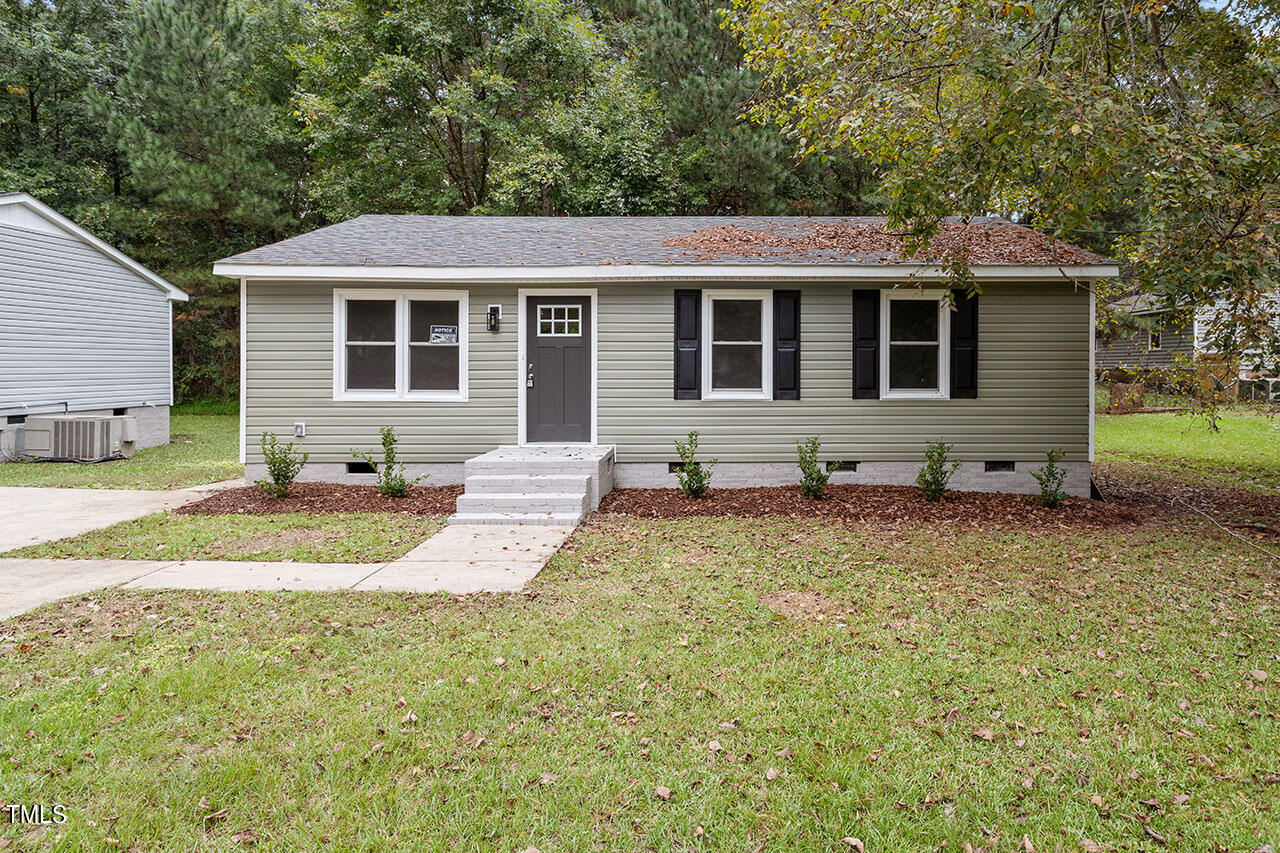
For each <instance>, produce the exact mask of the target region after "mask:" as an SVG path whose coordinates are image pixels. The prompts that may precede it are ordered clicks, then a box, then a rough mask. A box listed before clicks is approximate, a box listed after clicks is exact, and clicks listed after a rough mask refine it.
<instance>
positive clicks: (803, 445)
mask: <svg viewBox="0 0 1280 853" xmlns="http://www.w3.org/2000/svg"><path fill="white" fill-rule="evenodd" d="M821 446H822V442H821V441H819V440H818V437H817V436H816V435H815V436H811V437H810V438H807V439H805V440H804V441H797V442H796V455H797V456H799V457H800V494H802V495H804V496H805V497H806V498H810V499H811V500H815V501H820V500H822V499H823V498H825V497H826V496H827V481H828V480H830V479H831V475H830V474H828V473H827V472H826V471H823V470H822V466H821V465H820V464H818V448H820V447H821Z"/></svg>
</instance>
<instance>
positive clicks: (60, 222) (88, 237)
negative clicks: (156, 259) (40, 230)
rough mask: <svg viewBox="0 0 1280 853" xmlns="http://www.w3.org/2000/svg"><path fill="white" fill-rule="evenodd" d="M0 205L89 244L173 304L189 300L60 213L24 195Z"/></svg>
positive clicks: (10, 198)
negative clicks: (12, 207) (28, 214)
mask: <svg viewBox="0 0 1280 853" xmlns="http://www.w3.org/2000/svg"><path fill="white" fill-rule="evenodd" d="M0 204H20V205H22V206H23V207H25V208H27V209H29V210H32V211H35V212H36V213H38V214H39V215H40V216H42V217H44V218H45V219H47V220H49V221H50V222H52V223H53V224H54V225H57V226H58V227H59V228H61V229H62V230H63V231H66V232H67V233H68V234H70V235H71V236H72V237H75V238H76V239H77V240H79V241H81V242H82V243H87V244H89V245H90V246H92V247H93V248H95V249H97V250H98V251H99V252H101V253H102V254H104V255H106V256H107V257H109V258H111V260H113V261H115V262H116V263H118V264H120V265H121V266H123V267H126V268H128V269H130V270H132V271H134V272H136V273H137V274H138V275H140V276H142V277H143V278H145V279H146V280H147V281H149V282H151V283H152V284H154V285H155V286H156V287H158V288H160V289H161V290H163V291H164V292H165V293H167V294H168V296H169V299H170V300H172V301H174V302H186V301H187V299H188V298H189V297H188V296H187V294H185V293H183V292H182V291H181V290H179V289H178V288H176V287H174V286H173V285H172V284H170V283H169V282H167V281H165V280H164V279H163V278H161V277H160V276H158V275H156V274H155V273H153V272H152V271H151V270H149V269H147V268H146V267H144V266H143V265H142V264H140V263H138V262H137V261H135V260H134V259H133V258H130V257H129V256H128V255H126V254H124V253H123V252H121V251H120V250H119V249H115V248H113V247H112V246H111V245H110V244H109V243H106V242H104V241H102V240H99V239H98V238H97V237H95V236H93V235H92V234H90V233H89V232H88V231H86V230H84V229H83V228H81V227H80V226H79V225H77V224H75V223H74V222H72V221H71V220H70V219H67V217H65V216H63V215H62V214H61V213H58V211H56V210H54V209H53V208H51V207H49V206H48V205H46V204H43V203H42V202H39V201H37V200H36V199H34V198H32V197H31V196H29V195H27V194H26V193H18V194H16V195H12V196H5V197H0Z"/></svg>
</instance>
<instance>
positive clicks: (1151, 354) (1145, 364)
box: [1095, 303, 1196, 371]
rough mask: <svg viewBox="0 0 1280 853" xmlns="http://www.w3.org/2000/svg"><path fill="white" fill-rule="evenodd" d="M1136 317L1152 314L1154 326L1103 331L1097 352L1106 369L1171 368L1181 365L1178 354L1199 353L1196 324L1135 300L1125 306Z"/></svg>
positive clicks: (1097, 342) (1162, 369)
mask: <svg viewBox="0 0 1280 853" xmlns="http://www.w3.org/2000/svg"><path fill="white" fill-rule="evenodd" d="M1121 310H1125V311H1127V313H1129V314H1132V315H1133V316H1136V317H1145V318H1149V319H1150V322H1151V324H1152V325H1151V328H1150V329H1145V330H1141V331H1137V332H1134V333H1133V334H1131V335H1123V336H1117V337H1108V336H1106V335H1104V334H1103V333H1101V332H1099V333H1098V335H1097V340H1096V346H1097V355H1096V356H1095V360H1096V366H1097V367H1098V368H1099V369H1102V370H1113V369H1115V368H1124V369H1126V370H1137V371H1141V370H1156V371H1165V370H1171V369H1173V368H1174V367H1178V366H1180V361H1179V359H1178V356H1187V357H1188V358H1192V357H1194V356H1195V353H1196V334H1195V324H1194V322H1193V321H1188V320H1186V319H1184V318H1180V317H1177V316H1175V315H1173V314H1171V313H1170V312H1168V311H1162V310H1158V309H1154V308H1148V307H1144V306H1143V305H1141V304H1139V303H1133V304H1131V305H1129V306H1128V307H1127V308H1123V307H1122V308H1121Z"/></svg>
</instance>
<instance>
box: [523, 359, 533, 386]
mask: <svg viewBox="0 0 1280 853" xmlns="http://www.w3.org/2000/svg"><path fill="white" fill-rule="evenodd" d="M524 387H526V388H532V387H533V362H529V378H527V379H526V380H525V381H524Z"/></svg>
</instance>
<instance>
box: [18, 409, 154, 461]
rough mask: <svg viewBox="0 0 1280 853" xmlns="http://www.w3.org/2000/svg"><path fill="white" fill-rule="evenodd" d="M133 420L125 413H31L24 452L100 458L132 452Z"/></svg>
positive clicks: (72, 458) (135, 432)
mask: <svg viewBox="0 0 1280 853" xmlns="http://www.w3.org/2000/svg"><path fill="white" fill-rule="evenodd" d="M137 435H138V426H137V420H136V419H135V418H133V417H131V416H128V415H112V416H101V415H78V416H77V415H33V416H31V417H28V418H27V423H26V430H25V435H24V442H23V443H24V448H23V450H24V452H25V454H26V455H27V456H34V457H36V458H37V459H57V460H63V461H68V462H103V461H106V460H108V459H121V458H128V457H130V456H133V453H134V448H135V446H136V445H135V442H136V440H137Z"/></svg>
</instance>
